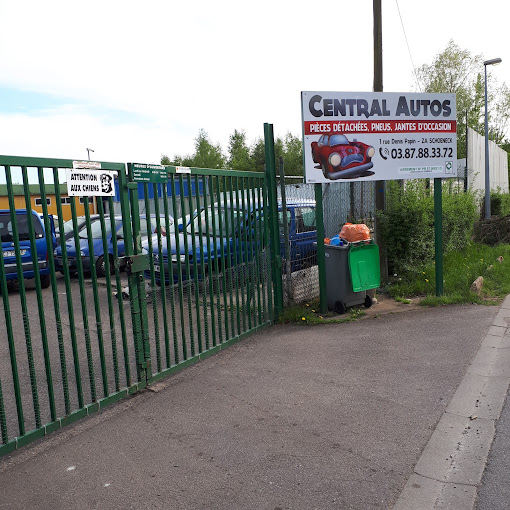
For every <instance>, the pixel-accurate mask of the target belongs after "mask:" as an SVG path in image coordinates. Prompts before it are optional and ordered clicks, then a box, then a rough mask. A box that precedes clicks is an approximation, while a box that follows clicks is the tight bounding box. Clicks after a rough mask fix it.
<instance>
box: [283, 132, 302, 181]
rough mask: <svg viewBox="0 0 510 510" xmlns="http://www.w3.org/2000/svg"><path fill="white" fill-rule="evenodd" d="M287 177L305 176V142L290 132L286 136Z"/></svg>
mask: <svg viewBox="0 0 510 510" xmlns="http://www.w3.org/2000/svg"><path fill="white" fill-rule="evenodd" d="M285 175H303V141H302V140H301V138H298V137H297V136H294V135H293V134H292V133H291V132H290V131H289V132H287V134H286V135H285Z"/></svg>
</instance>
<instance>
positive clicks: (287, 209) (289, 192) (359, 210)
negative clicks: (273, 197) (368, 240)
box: [278, 175, 375, 306]
mask: <svg viewBox="0 0 510 510" xmlns="http://www.w3.org/2000/svg"><path fill="white" fill-rule="evenodd" d="M322 200H323V220H324V233H325V236H326V237H332V236H334V235H337V234H338V233H339V232H340V230H341V228H342V225H344V223H346V222H347V221H350V222H355V223H365V224H366V225H368V226H369V227H370V229H371V230H372V231H373V228H374V217H375V214H374V210H375V183H374V182H368V181H367V182H334V183H327V184H323V185H322ZM278 208H279V213H278V214H279V216H278V217H279V226H280V243H281V245H280V255H281V257H282V273H283V300H284V305H285V306H289V305H292V304H302V303H307V302H309V301H312V300H314V299H316V298H318V297H319V271H318V266H317V246H316V242H317V220H316V203H315V185H314V184H305V183H304V182H303V178H302V177H289V176H287V177H285V176H283V175H280V177H279V188H278Z"/></svg>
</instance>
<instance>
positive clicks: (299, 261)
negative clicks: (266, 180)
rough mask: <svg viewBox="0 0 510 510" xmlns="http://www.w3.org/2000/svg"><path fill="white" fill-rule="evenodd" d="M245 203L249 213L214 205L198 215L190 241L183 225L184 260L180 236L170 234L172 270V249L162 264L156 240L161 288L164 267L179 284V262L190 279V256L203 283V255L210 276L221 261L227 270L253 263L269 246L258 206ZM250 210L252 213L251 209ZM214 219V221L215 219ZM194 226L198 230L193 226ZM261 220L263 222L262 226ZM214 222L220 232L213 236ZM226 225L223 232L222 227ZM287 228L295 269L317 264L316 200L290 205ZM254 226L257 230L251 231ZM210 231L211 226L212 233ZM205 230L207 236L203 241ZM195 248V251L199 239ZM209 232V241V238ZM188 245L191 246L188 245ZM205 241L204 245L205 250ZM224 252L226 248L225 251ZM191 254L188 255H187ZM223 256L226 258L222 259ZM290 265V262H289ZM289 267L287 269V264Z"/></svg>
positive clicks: (164, 253)
mask: <svg viewBox="0 0 510 510" xmlns="http://www.w3.org/2000/svg"><path fill="white" fill-rule="evenodd" d="M244 205H245V209H246V210H244V209H243V208H242V206H241V204H239V207H238V206H237V204H236V203H235V201H234V207H233V208H231V206H230V201H229V200H227V201H226V202H222V203H221V204H219V205H218V204H214V206H213V207H212V208H211V207H210V208H208V211H207V222H208V225H207V222H206V212H205V210H204V209H202V211H201V213H200V215H199V214H198V212H197V211H195V213H194V214H193V217H192V219H190V220H189V221H188V222H187V224H186V234H187V235H186V238H185V236H184V234H183V233H182V232H181V231H182V227H181V224H180V225H179V231H180V233H179V260H178V258H177V249H176V242H175V236H170V248H171V260H172V264H171V267H170V264H169V257H168V247H167V244H166V243H163V247H162V260H160V257H159V253H158V246H157V240H156V239H153V244H152V249H153V253H154V255H153V260H154V269H155V276H156V282H157V283H158V284H160V268H161V265H162V264H163V265H164V271H165V280H166V282H169V281H170V277H169V275H170V273H173V281H174V282H176V281H177V280H178V272H179V264H180V268H181V273H182V278H183V279H186V277H187V273H186V264H185V263H186V258H187V260H188V262H189V268H190V278H193V276H194V268H195V264H194V261H196V269H197V273H198V274H197V276H198V279H199V280H200V279H202V277H203V276H204V275H202V264H201V263H202V257H203V262H204V271H205V275H207V273H208V271H209V268H210V266H211V265H213V264H214V262H215V261H217V263H218V265H219V267H220V269H221V267H229V266H232V265H234V264H236V262H237V263H242V262H246V261H250V260H251V258H252V257H253V254H254V253H255V250H256V249H257V247H259V246H260V244H261V243H262V242H263V240H261V239H257V235H258V234H259V233H260V232H261V231H262V225H261V220H262V216H261V215H260V214H259V209H258V206H257V204H251V205H249V206H248V205H247V204H244ZM248 208H249V209H248ZM279 215H280V218H279V219H280V225H283V211H282V210H281V208H280V212H279ZM213 216H214V219H213ZM191 222H193V230H192V224H191ZM255 222H259V223H258V225H256V224H255ZM213 223H214V225H215V231H214V233H213ZM220 224H221V227H222V229H221V230H220V228H219V226H220ZM287 224H288V233H289V244H290V249H289V254H290V262H291V271H297V270H299V269H303V268H305V267H308V266H311V265H315V264H317V260H316V255H317V249H316V246H315V245H314V243H315V242H316V241H317V229H316V223H315V201H313V200H300V201H295V202H291V201H289V202H287ZM249 225H251V229H250V228H249V227H248V226H249ZM207 227H209V228H208V229H207ZM200 229H201V231H202V238H200V235H199V234H200ZM193 231H194V234H195V236H194V241H195V243H194V244H195V248H193V236H192V232H193ZM207 231H209V237H207V236H206V233H207ZM280 240H281V243H280V254H281V256H282V259H285V252H286V250H285V242H284V236H283V229H282V231H281V235H280ZM185 241H186V242H185ZM200 241H201V244H202V246H203V249H202V251H201V250H200ZM143 247H144V248H145V249H146V250H148V240H146V241H145V243H144V244H143ZM222 248H223V249H222ZM186 255H187V257H186ZM222 255H223V259H222ZM284 262H285V260H284ZM284 269H285V265H284ZM145 276H146V278H149V277H150V272H149V271H146V272H145Z"/></svg>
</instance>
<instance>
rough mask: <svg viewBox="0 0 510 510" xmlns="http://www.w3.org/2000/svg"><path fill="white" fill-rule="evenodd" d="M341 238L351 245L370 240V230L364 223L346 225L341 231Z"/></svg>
mask: <svg viewBox="0 0 510 510" xmlns="http://www.w3.org/2000/svg"><path fill="white" fill-rule="evenodd" d="M340 237H341V238H342V239H345V240H346V241H349V242H350V243H357V242H358V241H369V240H370V229H369V228H368V227H367V226H366V225H365V224H364V223H356V224H353V223H346V224H345V225H344V226H343V227H342V230H341V231H340Z"/></svg>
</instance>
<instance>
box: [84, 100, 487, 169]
mask: <svg viewBox="0 0 510 510" xmlns="http://www.w3.org/2000/svg"><path fill="white" fill-rule="evenodd" d="M486 99H487V98H486ZM91 152H94V149H87V156H88V158H89V161H90V153H91Z"/></svg>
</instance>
